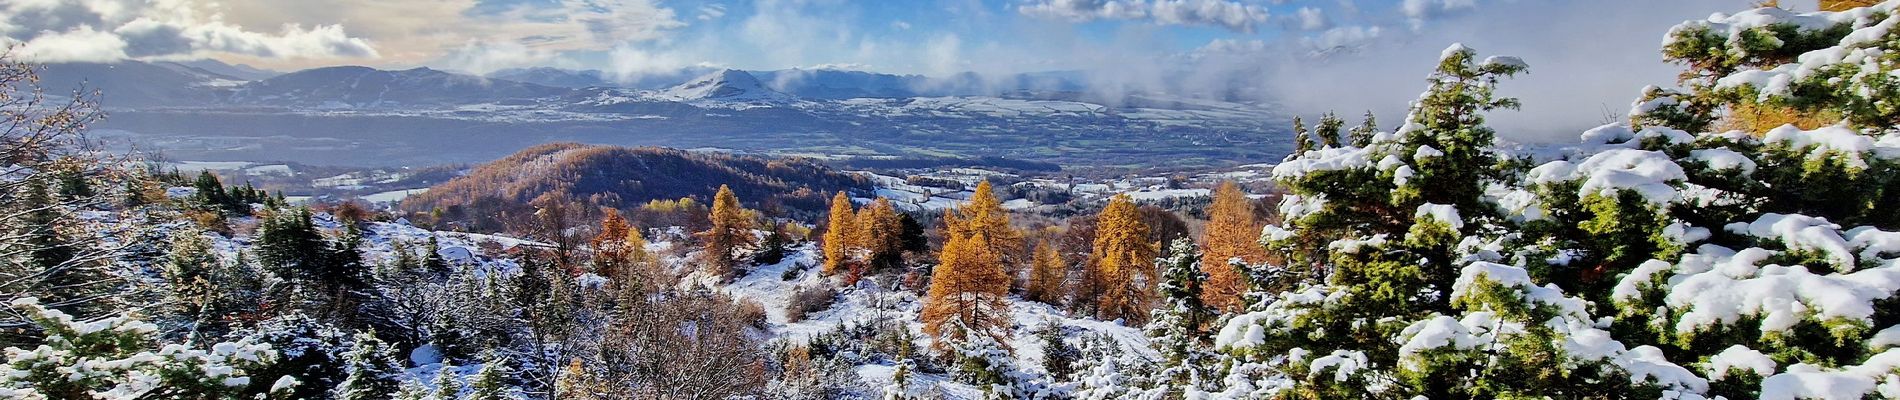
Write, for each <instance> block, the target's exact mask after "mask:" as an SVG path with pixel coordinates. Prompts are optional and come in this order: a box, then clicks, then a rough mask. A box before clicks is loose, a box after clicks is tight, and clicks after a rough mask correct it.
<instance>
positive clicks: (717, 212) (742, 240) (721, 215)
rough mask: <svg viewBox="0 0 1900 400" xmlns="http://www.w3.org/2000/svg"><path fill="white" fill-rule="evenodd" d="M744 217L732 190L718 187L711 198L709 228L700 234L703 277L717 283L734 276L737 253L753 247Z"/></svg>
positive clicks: (743, 210) (750, 228)
mask: <svg viewBox="0 0 1900 400" xmlns="http://www.w3.org/2000/svg"><path fill="white" fill-rule="evenodd" d="M748 214H749V213H747V212H746V210H745V209H744V208H742V207H740V206H739V197H738V196H737V195H734V194H732V188H731V187H728V186H726V185H719V193H718V194H717V195H714V196H713V206H712V228H711V229H708V230H707V231H705V232H701V233H700V236H701V238H702V239H701V240H702V241H703V243H705V249H704V250H703V251H702V252H701V253H700V254H701V256H700V257H701V262H702V263H704V264H705V268H706V272H707V273H710V274H712V275H713V276H717V277H719V278H720V279H732V278H733V277H734V276H736V275H737V273H738V268H739V258H738V254H739V252H740V251H743V250H744V249H746V248H748V247H751V246H752V244H753V243H752V242H753V236H752V220H751V218H750V216H749V215H748Z"/></svg>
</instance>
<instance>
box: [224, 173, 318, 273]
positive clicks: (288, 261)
mask: <svg viewBox="0 0 1900 400" xmlns="http://www.w3.org/2000/svg"><path fill="white" fill-rule="evenodd" d="M201 193H202V192H201ZM327 245H328V244H327V243H326V242H325V241H324V239H323V234H322V233H321V232H318V231H317V226H316V223H315V222H313V221H312V220H311V218H310V209H308V208H296V209H291V210H283V211H279V212H275V213H271V214H270V215H268V216H266V217H265V218H264V220H263V222H261V223H259V224H258V227H257V238H256V244H255V245H254V246H253V248H255V249H256V251H257V260H258V263H259V264H260V265H262V266H263V267H264V269H265V270H266V271H270V272H271V273H273V274H276V275H277V276H279V277H284V278H286V279H308V280H315V279H316V276H317V275H316V272H317V271H319V270H320V269H321V268H322V267H323V263H324V262H325V260H324V258H325V250H326V248H327Z"/></svg>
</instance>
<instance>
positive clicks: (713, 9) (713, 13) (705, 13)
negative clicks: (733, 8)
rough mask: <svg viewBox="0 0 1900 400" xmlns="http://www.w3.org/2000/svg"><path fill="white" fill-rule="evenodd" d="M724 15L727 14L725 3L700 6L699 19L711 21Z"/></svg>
mask: <svg viewBox="0 0 1900 400" xmlns="http://www.w3.org/2000/svg"><path fill="white" fill-rule="evenodd" d="M724 16H726V6H725V5H721V4H707V5H703V6H699V20H700V21H711V20H715V19H719V17H724Z"/></svg>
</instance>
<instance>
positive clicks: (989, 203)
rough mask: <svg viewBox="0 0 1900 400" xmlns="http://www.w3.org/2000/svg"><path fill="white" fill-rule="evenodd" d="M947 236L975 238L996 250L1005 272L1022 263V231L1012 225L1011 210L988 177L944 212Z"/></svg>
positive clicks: (987, 249) (988, 249) (990, 250)
mask: <svg viewBox="0 0 1900 400" xmlns="http://www.w3.org/2000/svg"><path fill="white" fill-rule="evenodd" d="M943 221H944V229H945V233H946V235H945V236H946V237H948V236H955V235H963V236H965V237H970V238H975V239H976V240H977V246H980V247H983V251H985V252H988V253H991V254H995V255H996V257H997V258H998V263H999V265H1000V266H1001V267H1002V268H1003V271H1004V272H1005V274H1008V275H1009V276H1011V277H1012V278H1011V280H1014V278H1013V277H1014V276H1015V275H1016V274H1017V272H1019V271H1018V269H1017V268H1018V266H1020V265H1022V263H1021V261H1022V254H1021V253H1022V251H1023V250H1022V249H1023V233H1022V232H1021V231H1018V230H1017V229H1016V228H1015V227H1014V226H1011V225H1010V220H1009V210H1008V209H1005V208H1003V202H1002V200H999V199H997V197H996V194H995V192H993V191H992V190H991V188H990V182H989V181H983V182H982V183H978V184H977V185H976V190H975V191H974V192H973V193H971V194H970V200H969V201H968V202H965V203H963V205H962V206H960V207H958V208H957V209H956V210H955V211H953V212H947V213H944V216H943Z"/></svg>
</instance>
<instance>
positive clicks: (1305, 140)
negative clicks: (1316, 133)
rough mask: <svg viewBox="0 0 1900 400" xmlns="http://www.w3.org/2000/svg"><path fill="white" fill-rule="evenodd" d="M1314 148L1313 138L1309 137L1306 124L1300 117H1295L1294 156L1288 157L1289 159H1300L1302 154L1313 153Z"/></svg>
mask: <svg viewBox="0 0 1900 400" xmlns="http://www.w3.org/2000/svg"><path fill="white" fill-rule="evenodd" d="M1313 147H1314V144H1313V137H1312V136H1308V135H1307V133H1306V122H1305V121H1302V120H1300V117H1299V116H1294V117H1293V154H1291V155H1288V156H1287V159H1288V160H1291V159H1293V158H1294V157H1298V156H1299V155H1301V154H1306V152H1309V151H1313Z"/></svg>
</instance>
